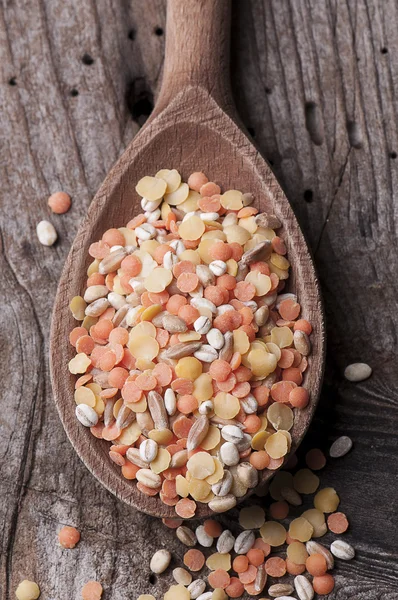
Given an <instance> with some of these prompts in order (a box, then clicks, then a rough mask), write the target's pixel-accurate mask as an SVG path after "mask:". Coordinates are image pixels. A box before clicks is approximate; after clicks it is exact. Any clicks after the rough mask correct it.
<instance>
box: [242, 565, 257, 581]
mask: <svg viewBox="0 0 398 600" xmlns="http://www.w3.org/2000/svg"><path fill="white" fill-rule="evenodd" d="M256 576H257V567H255V566H254V565H249V566H248V568H247V569H246V571H244V572H243V573H239V579H240V581H241V582H242V583H243V584H246V583H253V581H254V580H255V579H256Z"/></svg>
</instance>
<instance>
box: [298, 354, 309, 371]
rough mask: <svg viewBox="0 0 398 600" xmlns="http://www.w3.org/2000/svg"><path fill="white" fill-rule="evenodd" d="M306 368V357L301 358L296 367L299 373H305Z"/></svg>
mask: <svg viewBox="0 0 398 600" xmlns="http://www.w3.org/2000/svg"><path fill="white" fill-rule="evenodd" d="M307 368H308V359H307V357H306V356H303V358H302V360H301V363H300V364H299V366H298V369H299V371H300V373H305V371H306V370H307Z"/></svg>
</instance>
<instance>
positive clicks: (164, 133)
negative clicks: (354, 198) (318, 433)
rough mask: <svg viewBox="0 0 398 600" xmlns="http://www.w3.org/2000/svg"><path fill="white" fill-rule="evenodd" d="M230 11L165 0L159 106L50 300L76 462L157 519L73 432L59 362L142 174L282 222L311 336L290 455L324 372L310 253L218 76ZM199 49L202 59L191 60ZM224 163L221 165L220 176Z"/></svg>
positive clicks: (64, 390) (88, 437)
mask: <svg viewBox="0 0 398 600" xmlns="http://www.w3.org/2000/svg"><path fill="white" fill-rule="evenodd" d="M229 6H230V5H229V1H228V0H201V2H200V3H198V2H197V0H184V2H183V3H181V2H180V0H170V1H169V3H168V7H169V10H168V17H167V28H166V35H168V36H170V37H171V40H172V41H171V43H166V58H165V66H164V80H163V81H162V86H161V90H160V95H159V100H158V103H157V105H156V106H155V109H154V113H153V115H151V117H150V119H149V120H148V122H147V123H146V124H145V126H144V128H143V129H142V130H141V131H140V133H139V134H138V135H137V136H136V137H135V138H134V140H133V142H132V143H131V144H130V145H129V146H128V148H127V149H126V151H125V152H124V153H123V155H122V157H121V158H120V159H119V161H118V162H117V163H116V165H115V166H114V167H113V168H112V170H111V172H110V173H109V175H108V176H107V177H106V179H105V181H104V183H103V185H102V186H101V187H100V189H99V190H98V192H97V194H96V196H95V198H94V200H93V202H92V203H91V205H90V209H89V211H88V215H87V218H86V219H85V221H84V223H83V225H82V227H81V228H80V229H79V232H78V234H77V236H76V239H75V241H74V243H73V245H72V248H71V251H70V254H69V256H68V259H67V262H66V265H65V268H64V270H63V272H62V276H61V279H60V283H59V287H58V293H57V297H56V299H55V306H54V317H53V323H52V331H51V348H50V356H51V361H50V366H51V376H52V384H53V385H52V387H53V392H54V396H55V402H56V405H57V408H58V411H59V413H60V416H61V420H62V423H63V425H64V427H65V430H66V432H67V435H68V437H69V439H70V440H71V442H72V444H73V446H74V448H75V449H76V451H77V453H78V454H79V456H80V458H81V459H82V460H83V462H84V464H85V465H86V466H87V467H88V469H89V470H90V471H91V472H92V473H93V474H94V475H95V477H97V478H98V479H99V480H100V481H101V482H102V483H103V484H104V485H105V486H106V488H107V489H108V490H109V491H111V492H112V493H114V494H115V495H116V496H117V497H118V498H120V499H121V500H124V501H125V502H127V503H128V504H130V505H131V506H133V507H135V508H138V509H140V510H142V511H144V512H146V513H147V514H150V515H153V516H156V517H170V518H173V517H175V509H174V507H172V506H167V505H165V504H164V503H163V502H162V501H161V500H160V498H159V496H154V497H150V496H146V495H144V494H142V493H141V492H140V491H139V490H137V487H136V482H134V481H128V480H126V479H125V478H124V477H123V475H122V473H121V470H120V468H119V467H118V466H116V465H115V464H114V463H113V462H112V461H111V460H110V459H109V456H108V452H109V442H106V441H105V440H98V439H97V438H95V437H94V436H93V435H92V434H91V432H90V430H89V429H85V428H83V427H82V426H81V425H80V424H79V422H78V421H77V419H76V415H75V408H76V405H75V402H74V385H75V381H76V377H75V376H73V375H71V374H70V373H69V372H68V370H67V363H68V362H69V360H71V358H72V357H73V356H74V354H75V351H74V350H73V348H72V347H71V345H70V343H69V332H70V331H71V330H72V328H73V327H75V325H76V322H75V321H74V319H73V317H72V315H71V314H70V310H69V302H70V300H71V298H73V297H74V296H76V295H78V294H82V293H83V290H84V287H85V282H86V278H87V276H86V273H87V267H88V265H89V264H90V262H91V258H90V256H89V254H88V250H89V247H90V245H91V244H92V243H93V242H96V241H97V240H98V239H100V238H101V236H102V234H103V232H104V231H106V230H107V229H108V228H109V226H110V223H111V224H112V226H113V227H122V226H125V224H126V223H127V222H128V221H129V220H130V219H131V218H132V217H133V216H134V215H136V214H138V213H139V212H140V210H141V208H140V198H139V196H138V194H137V193H136V192H135V186H136V183H137V181H139V179H141V178H142V177H144V176H145V175H147V174H148V173H150V174H153V173H156V172H157V171H158V170H160V169H162V168H163V167H164V165H165V164H167V165H172V166H173V167H177V168H178V171H179V172H180V173H181V175H182V178H183V180H184V181H187V179H188V177H189V175H190V174H191V173H192V172H194V171H195V170H197V169H198V168H200V169H201V170H203V171H204V172H205V173H206V174H207V175H208V177H209V178H210V181H217V182H220V183H221V184H222V187H223V189H239V190H245V191H250V192H252V193H253V194H254V197H255V202H254V204H255V205H256V206H257V208H259V209H260V211H265V212H268V213H271V214H273V213H275V214H276V215H277V217H278V218H280V220H281V222H282V223H283V229H282V230H281V235H282V237H283V238H284V239H286V245H287V250H288V256H289V257H290V259H291V261H292V273H291V276H290V279H289V286H290V287H287V288H286V289H287V290H289V289H291V290H292V291H294V292H295V293H297V295H298V297H299V298H300V302H301V304H302V306H303V317H304V318H307V319H308V320H309V321H310V322H311V323H312V325H313V328H314V335H313V343H312V352H311V356H310V358H309V369H308V373H306V375H305V380H304V383H305V386H306V387H307V388H308V390H309V391H310V403H309V405H308V406H307V407H306V408H305V409H304V410H300V411H296V415H295V423H294V427H293V428H292V430H291V435H292V446H291V453H293V452H294V451H295V450H296V448H297V447H298V445H299V443H300V442H301V440H302V438H303V436H304V434H305V432H306V431H307V429H308V426H309V424H310V421H311V419H312V417H313V414H314V411H315V408H316V405H317V402H318V398H319V392H320V387H321V382H322V377H323V371H324V361H325V333H324V316H323V307H322V304H321V299H320V290H319V284H318V281H317V278H316V275H315V272H314V266H313V263H312V260H311V257H310V255H309V251H308V248H307V246H306V243H305V240H304V238H303V235H302V233H301V231H300V229H299V226H298V224H297V221H296V219H295V217H294V214H293V211H292V210H291V207H290V205H289V203H288V201H287V199H286V196H285V195H284V193H283V191H282V189H281V188H280V186H279V184H278V182H277V181H276V179H275V176H274V175H273V173H272V171H271V169H270V168H269V166H268V164H267V163H266V162H265V161H264V159H263V158H262V157H261V156H260V154H259V153H258V152H257V150H256V149H255V148H254V146H253V145H252V144H251V143H250V141H249V140H248V138H247V136H246V135H245V134H244V133H243V132H242V130H241V129H240V128H239V127H238V126H237V125H236V122H235V121H236V119H237V116H236V113H235V110H234V108H233V101H232V99H231V98H230V97H229V93H230V86H229V81H228V78H227V75H226V74H225V69H226V68H227V65H228V60H227V57H226V53H227V51H228V50H229V43H228V40H229V35H228V32H229V27H230V24H229V20H230V19H229V10H228V9H229ZM195 23H197V24H198V26H199V27H200V29H203V28H206V27H208V28H211V31H209V32H208V35H207V36H206V37H205V39H204V40H203V41H202V39H201V38H200V37H199V36H193V35H192V36H191V37H189V38H187V36H184V33H183V32H184V31H186V32H188V31H191V29H192V28H193V27H194V24H195ZM201 48H203V53H202V54H201V55H200V59H199V58H198V56H199V53H200V50H201ZM215 57H217V58H215ZM218 57H219V59H220V64H221V65H222V69H221V70H220V65H219V63H218ZM220 104H221V105H222V107H221V106H220ZM224 107H225V109H226V110H228V114H227V113H225V112H224V110H223V108H224ZM166 149H167V150H166ZM198 165H200V167H198ZM225 165H228V170H227V172H225ZM60 363H61V364H60ZM61 365H64V367H63V368H62V366H61ZM288 458H289V457H288V456H287V457H286V460H288ZM273 475H274V471H271V470H268V469H267V470H265V471H263V472H262V473H261V477H260V481H261V483H262V484H264V483H265V482H266V481H267V480H268V479H269V478H271V477H272V476H273ZM252 492H253V490H251V491H250V492H249V494H248V495H250V494H251V493H252ZM242 500H244V498H242ZM211 513H212V511H211V510H210V508H209V506H208V505H206V504H203V503H199V504H198V508H197V510H196V513H195V516H196V517H206V516H209V515H211Z"/></svg>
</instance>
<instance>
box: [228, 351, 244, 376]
mask: <svg viewBox="0 0 398 600" xmlns="http://www.w3.org/2000/svg"><path fill="white" fill-rule="evenodd" d="M241 362H242V355H241V353H240V352H234V353H233V355H232V358H231V360H230V361H229V364H230V365H231V369H232V370H233V371H235V369H237V368H238V367H239V366H240V364H241ZM235 381H236V377H235Z"/></svg>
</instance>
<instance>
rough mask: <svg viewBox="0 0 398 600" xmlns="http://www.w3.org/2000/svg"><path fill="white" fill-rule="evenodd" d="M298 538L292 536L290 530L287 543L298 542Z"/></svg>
mask: <svg viewBox="0 0 398 600" xmlns="http://www.w3.org/2000/svg"><path fill="white" fill-rule="evenodd" d="M297 541H298V540H295V539H294V538H292V536H291V535H290V533H289V532H287V534H286V544H288V545H289V544H293V542H297Z"/></svg>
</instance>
